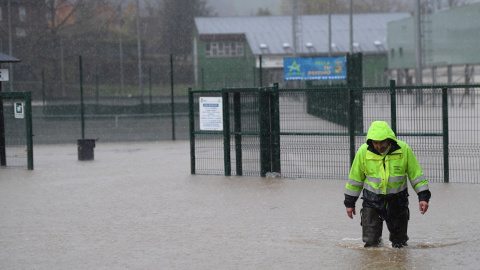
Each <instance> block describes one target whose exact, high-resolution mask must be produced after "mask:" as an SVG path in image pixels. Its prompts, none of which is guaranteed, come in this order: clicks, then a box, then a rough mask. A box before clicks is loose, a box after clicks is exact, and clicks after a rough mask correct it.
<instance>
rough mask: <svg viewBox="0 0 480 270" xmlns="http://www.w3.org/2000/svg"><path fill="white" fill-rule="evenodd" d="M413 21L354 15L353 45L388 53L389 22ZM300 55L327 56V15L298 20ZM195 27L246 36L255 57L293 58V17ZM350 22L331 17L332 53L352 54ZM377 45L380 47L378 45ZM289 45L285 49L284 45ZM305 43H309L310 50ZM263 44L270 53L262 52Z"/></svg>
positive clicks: (209, 20) (211, 21)
mask: <svg viewBox="0 0 480 270" xmlns="http://www.w3.org/2000/svg"><path fill="white" fill-rule="evenodd" d="M407 17H410V14H409V13H372V14H354V15H353V31H354V33H353V42H354V44H355V43H357V44H358V47H357V48H358V50H359V51H362V52H372V53H373V52H379V51H386V49H387V47H388V46H387V44H386V42H387V24H388V22H390V21H395V20H400V19H404V18H407ZM298 18H299V29H300V30H301V31H300V32H301V33H302V34H301V35H299V36H300V38H298V45H299V46H298V47H299V48H297V53H299V54H302V53H319V54H326V53H328V15H303V16H299V17H298ZM195 24H196V27H197V30H198V33H199V34H200V35H202V34H245V36H246V38H247V41H248V43H249V45H250V48H251V49H252V51H253V53H254V54H256V55H259V54H264V55H265V54H290V53H291V47H292V17H291V16H255V17H201V18H195ZM349 27H350V19H349V15H348V14H335V15H332V43H333V44H335V46H336V47H335V48H333V49H332V52H348V51H349V50H350V46H349V40H350V29H349ZM375 42H376V43H377V45H375ZM284 43H287V44H289V45H290V51H289V49H288V48H287V49H285V48H284V46H283V44H284ZM306 43H310V44H311V46H310V48H307V46H306V45H305V44H306ZM260 44H265V45H267V48H268V49H263V50H262V48H260Z"/></svg>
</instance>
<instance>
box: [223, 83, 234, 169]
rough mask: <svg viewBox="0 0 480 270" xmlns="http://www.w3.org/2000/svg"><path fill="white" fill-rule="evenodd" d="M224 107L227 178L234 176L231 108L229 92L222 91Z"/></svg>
mask: <svg viewBox="0 0 480 270" xmlns="http://www.w3.org/2000/svg"><path fill="white" fill-rule="evenodd" d="M222 106H223V164H224V168H225V176H230V175H232V164H231V159H230V108H229V102H228V92H227V91H225V89H224V90H223V91H222Z"/></svg>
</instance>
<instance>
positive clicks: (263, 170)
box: [258, 88, 272, 177]
mask: <svg viewBox="0 0 480 270" xmlns="http://www.w3.org/2000/svg"><path fill="white" fill-rule="evenodd" d="M268 103H269V97H268V93H267V89H266V88H260V89H259V93H258V108H259V112H258V123H259V126H260V176H262V177H265V176H266V175H267V172H269V171H270V170H271V150H272V149H271V146H270V121H269V120H270V119H269V118H270V108H269V107H270V106H268Z"/></svg>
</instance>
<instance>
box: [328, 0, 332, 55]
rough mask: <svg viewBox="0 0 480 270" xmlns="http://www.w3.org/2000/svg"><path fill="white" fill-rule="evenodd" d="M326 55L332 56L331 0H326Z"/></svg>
mask: <svg viewBox="0 0 480 270" xmlns="http://www.w3.org/2000/svg"><path fill="white" fill-rule="evenodd" d="M328 56H332V0H328Z"/></svg>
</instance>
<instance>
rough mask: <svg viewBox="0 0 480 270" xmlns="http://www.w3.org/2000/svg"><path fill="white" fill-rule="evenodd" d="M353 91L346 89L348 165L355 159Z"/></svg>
mask: <svg viewBox="0 0 480 270" xmlns="http://www.w3.org/2000/svg"><path fill="white" fill-rule="evenodd" d="M353 91H354V90H353V89H351V88H350V89H348V134H349V136H350V164H353V160H354V159H355V122H354V108H353V106H354V105H355V102H354V100H353Z"/></svg>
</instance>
